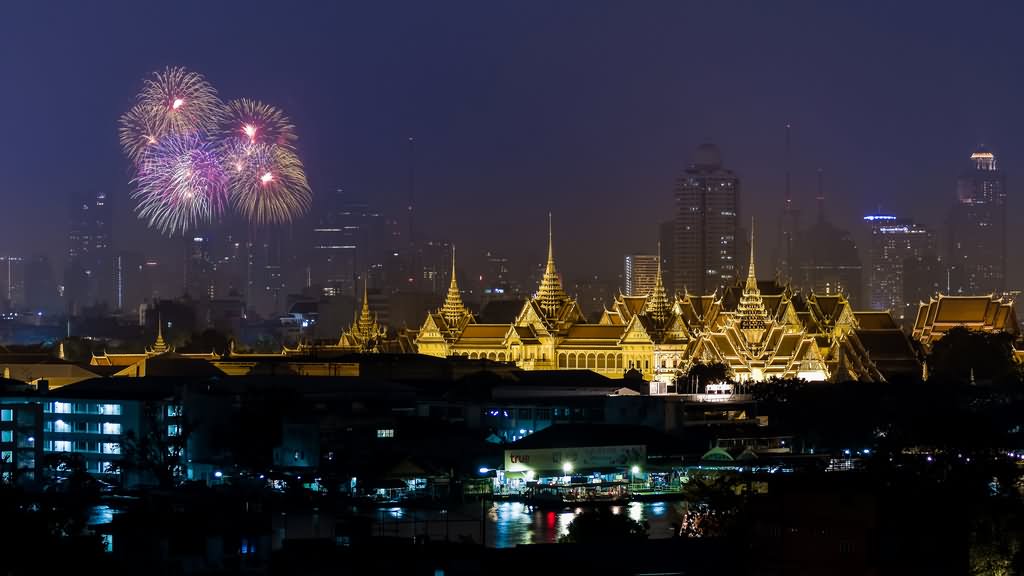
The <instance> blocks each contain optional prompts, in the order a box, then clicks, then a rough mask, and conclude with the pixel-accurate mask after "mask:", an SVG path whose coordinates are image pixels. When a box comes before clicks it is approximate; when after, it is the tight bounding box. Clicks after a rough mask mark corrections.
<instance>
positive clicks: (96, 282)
mask: <svg viewBox="0 0 1024 576" xmlns="http://www.w3.org/2000/svg"><path fill="white" fill-rule="evenodd" d="M70 216H71V227H70V230H69V232H68V260H67V267H66V269H65V273H64V295H65V300H66V302H67V305H68V310H69V311H70V312H71V313H73V314H77V313H78V312H79V310H80V308H81V307H82V306H86V305H89V304H94V303H96V302H106V303H108V304H112V303H113V302H114V300H115V297H114V290H113V286H114V270H113V260H112V259H111V256H110V204H109V203H108V202H107V195H106V193H104V192H100V193H97V194H95V195H90V194H87V195H75V197H74V198H73V199H72V205H71V215H70Z"/></svg>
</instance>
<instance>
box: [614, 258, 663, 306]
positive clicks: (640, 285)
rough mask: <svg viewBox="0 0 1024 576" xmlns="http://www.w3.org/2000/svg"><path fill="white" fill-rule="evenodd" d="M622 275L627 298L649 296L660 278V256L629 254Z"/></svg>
mask: <svg viewBox="0 0 1024 576" xmlns="http://www.w3.org/2000/svg"><path fill="white" fill-rule="evenodd" d="M622 273H623V279H624V284H625V286H624V288H625V293H626V296H647V295H648V294H650V293H651V291H652V290H654V282H655V280H656V279H657V277H658V255H657V254H627V255H626V257H625V259H624V263H623V270H622Z"/></svg>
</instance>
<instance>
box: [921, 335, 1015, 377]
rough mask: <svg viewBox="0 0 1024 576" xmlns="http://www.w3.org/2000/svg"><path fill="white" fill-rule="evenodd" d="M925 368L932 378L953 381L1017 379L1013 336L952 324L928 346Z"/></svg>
mask: <svg viewBox="0 0 1024 576" xmlns="http://www.w3.org/2000/svg"><path fill="white" fill-rule="evenodd" d="M928 368H929V370H930V371H931V375H932V377H933V378H938V379H943V380H950V381H955V382H968V381H970V380H971V378H972V376H973V378H974V380H975V381H979V380H983V381H989V382H995V383H999V382H1004V381H1007V380H1013V379H1018V367H1017V364H1016V362H1014V359H1013V336H1012V335H1010V334H1008V333H1006V332H995V333H993V332H979V331H974V330H968V329H967V328H964V327H957V328H953V329H952V330H950V331H949V332H946V334H945V335H944V336H943V337H942V338H941V339H940V340H939V341H938V342H936V343H935V344H934V345H933V346H932V350H931V353H930V354H929V355H928Z"/></svg>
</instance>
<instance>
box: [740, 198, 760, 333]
mask: <svg viewBox="0 0 1024 576" xmlns="http://www.w3.org/2000/svg"><path fill="white" fill-rule="evenodd" d="M736 311H737V312H738V313H739V316H740V329H741V330H744V332H745V333H747V331H751V332H749V333H747V336H748V341H753V340H756V339H758V338H760V334H759V333H757V332H756V331H760V330H764V329H765V328H766V327H767V326H768V311H767V310H765V308H764V301H763V300H762V299H761V291H760V290H758V288H757V273H756V272H755V271H754V219H753V218H751V219H750V266H749V267H748V268H747V284H746V286H744V287H743V294H742V295H741V296H740V303H739V306H738V307H737V309H736Z"/></svg>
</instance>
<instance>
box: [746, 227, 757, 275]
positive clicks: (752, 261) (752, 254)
mask: <svg viewBox="0 0 1024 576" xmlns="http://www.w3.org/2000/svg"><path fill="white" fill-rule="evenodd" d="M745 290H754V291H757V274H756V273H755V272H754V217H753V216H751V217H750V266H748V267H747V286H746V288H745Z"/></svg>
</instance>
